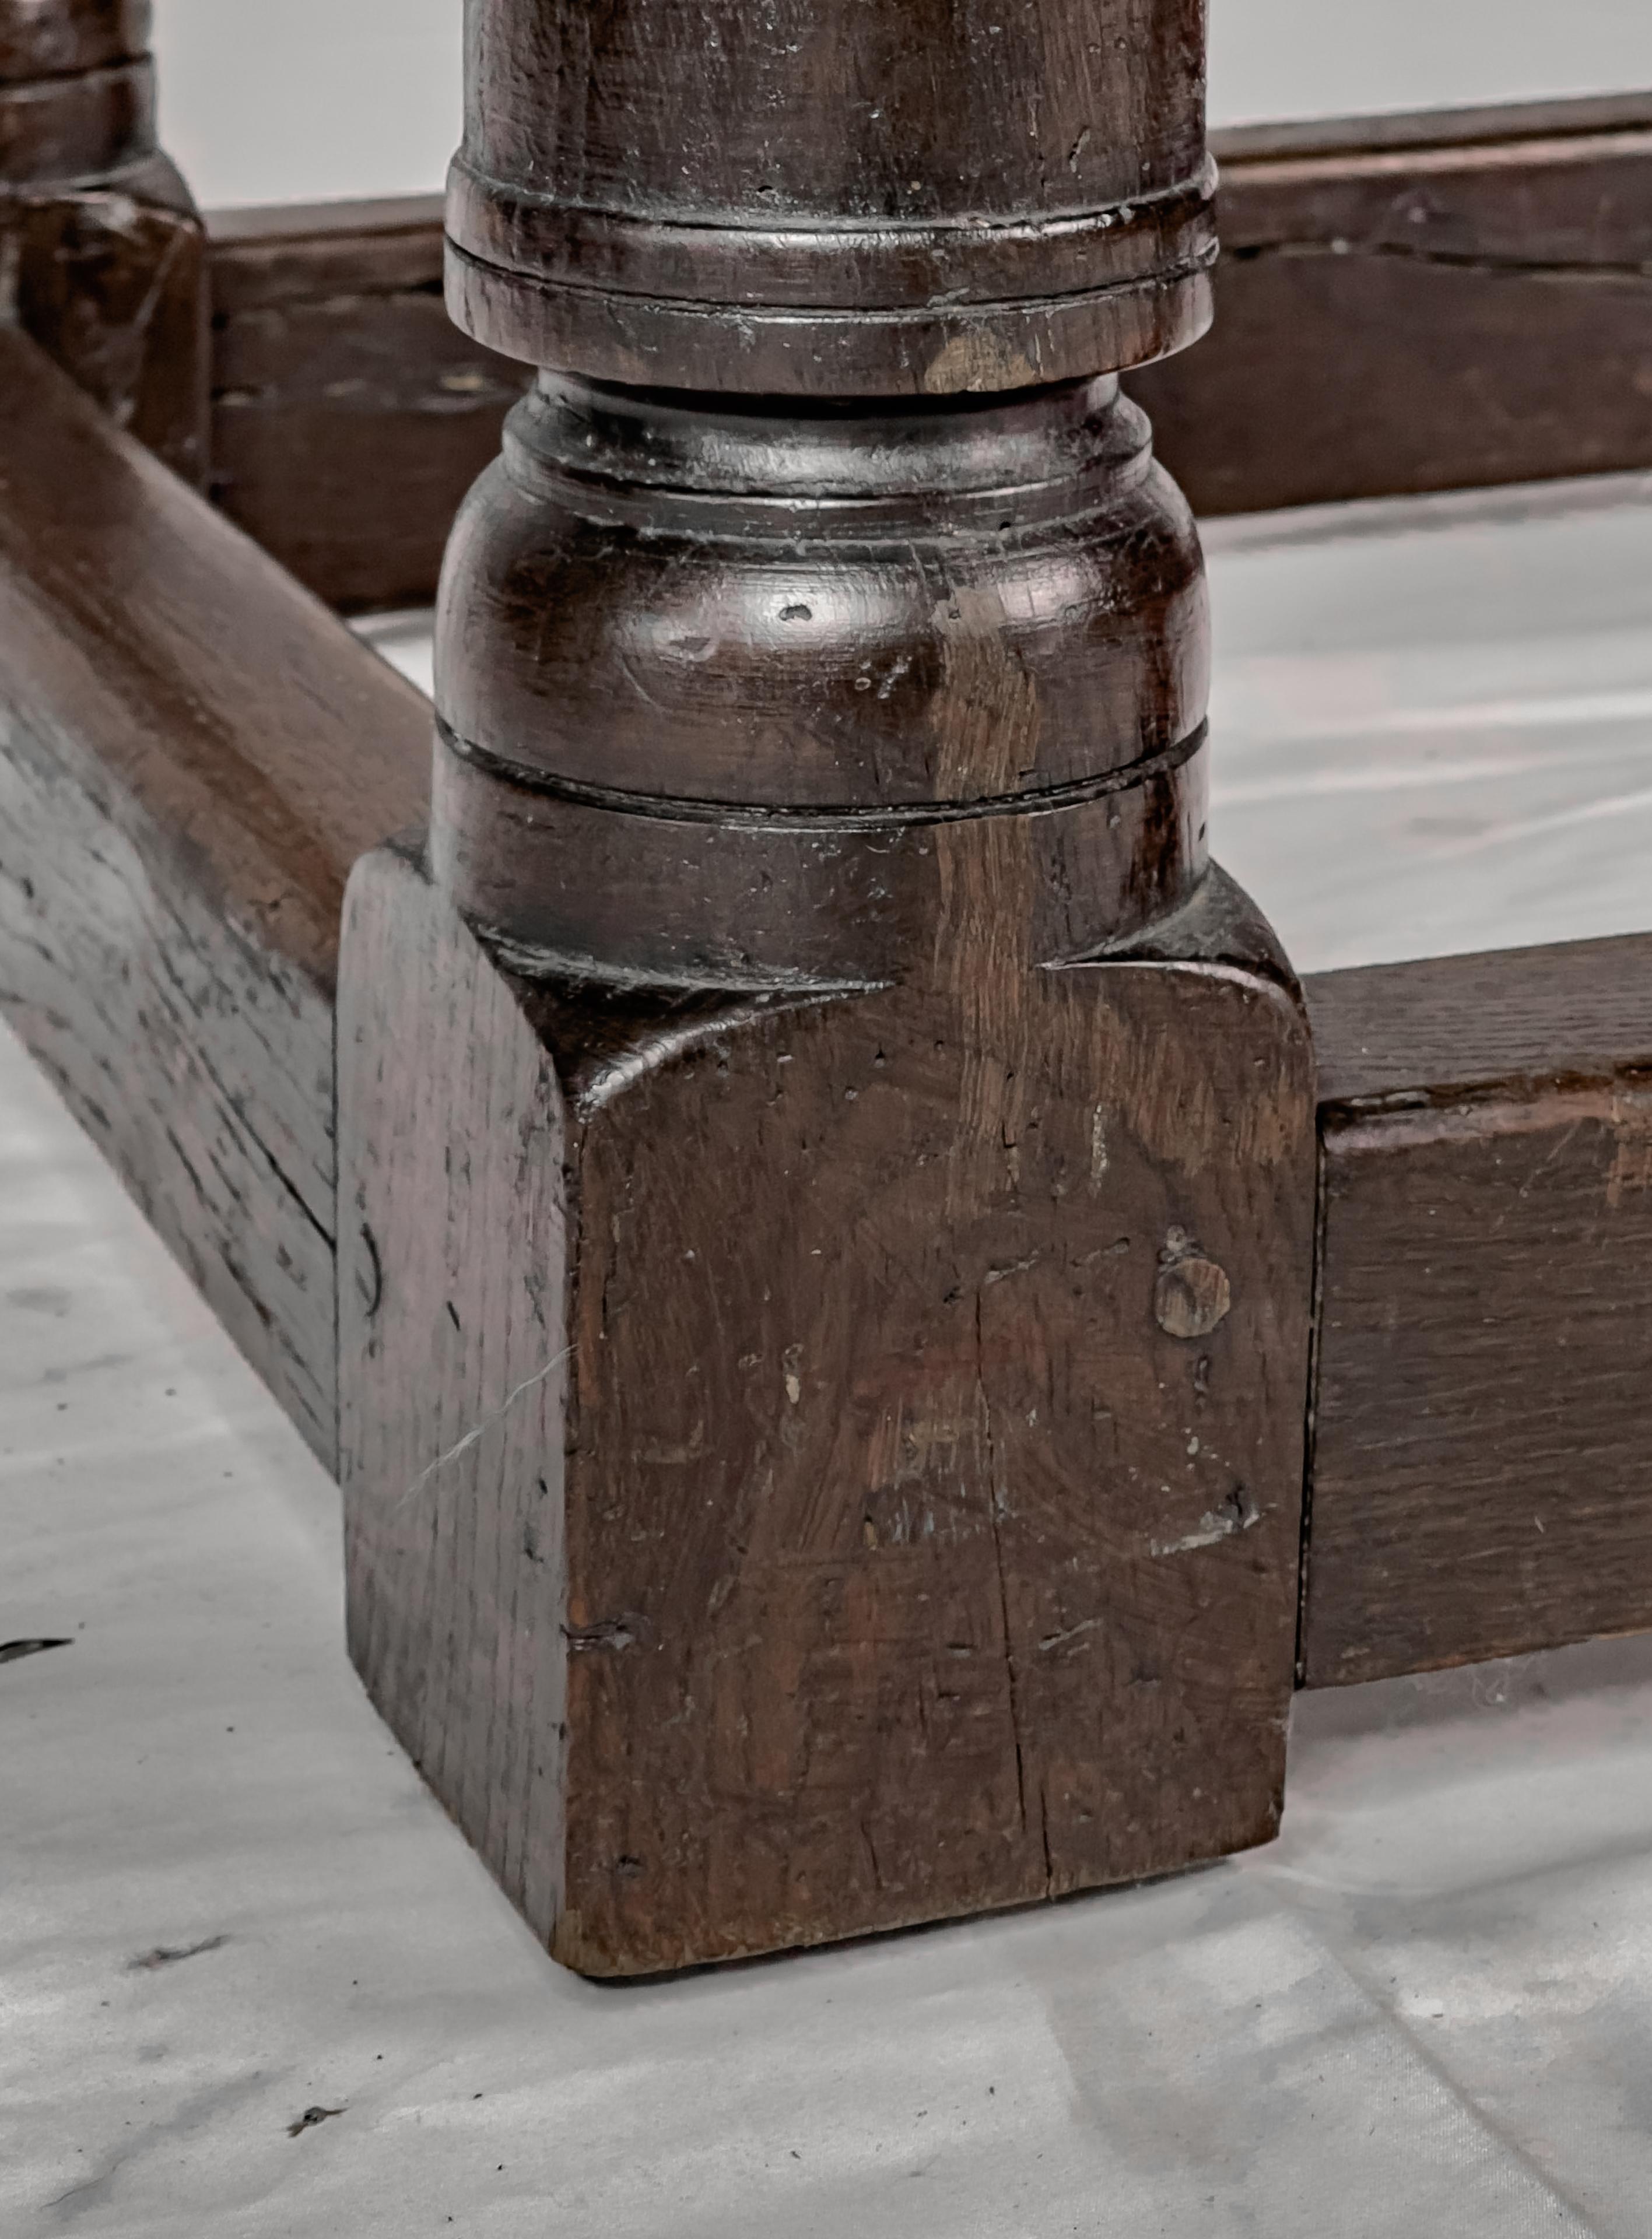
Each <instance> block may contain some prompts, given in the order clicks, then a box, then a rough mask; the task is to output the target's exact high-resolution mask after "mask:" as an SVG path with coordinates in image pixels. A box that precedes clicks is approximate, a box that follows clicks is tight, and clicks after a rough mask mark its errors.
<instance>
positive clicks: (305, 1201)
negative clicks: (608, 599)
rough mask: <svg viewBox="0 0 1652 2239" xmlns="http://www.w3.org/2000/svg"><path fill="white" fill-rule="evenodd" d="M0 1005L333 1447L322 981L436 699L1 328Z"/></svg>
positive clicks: (421, 746) (276, 1384)
mask: <svg viewBox="0 0 1652 2239" xmlns="http://www.w3.org/2000/svg"><path fill="white" fill-rule="evenodd" d="M0 496H3V502H0V648H3V660H0V1000H3V1002H4V1007H5V1014H6V1017H7V1019H8V1020H10V1023H11V1025H12V1026H14V1027H15V1028H16V1029H17V1032H18V1033H20V1034H21V1035H22V1037H23V1040H24V1041H25V1042H26V1043H27V1044H28V1046H29V1047H30V1050H31V1051H32V1052H33V1053H34V1055H35V1057H36V1058H37V1060H38V1061H39V1062H40V1064H41V1065H42V1066H43V1067H44V1069H45V1071H46V1072H47V1073H49V1074H50V1077H51V1078H52V1080H54V1081H55V1082H56V1083H57V1086H58V1087H59V1088H60V1089H61V1090H62V1092H63V1096H64V1098H65V1100H66V1101H67V1102H68V1104H69V1106H70V1109H71V1110H72V1111H73V1112H74V1113H75V1115H76V1117H77V1119H79V1120H80V1121H81V1123H82V1124H83V1126H85V1127H86V1128H87V1130H88V1132H89V1133H90V1134H91V1135H92V1137H93V1139H94V1140H95V1141H97V1143H98V1145H99V1146H100V1147H101V1148H102V1149H103V1151H104V1152H105V1153H106V1154H107V1155H108V1157H109V1159H110V1162H111V1163H112V1164H113V1165H114V1166H116V1167H117V1170H118V1171H119V1172H120V1173H121V1174H122V1176H123V1179H125V1181H126V1183H127V1185H128V1186H129V1187H130V1190H131V1192H132V1193H133V1195H134V1196H135V1197H136V1198H137V1201H138V1203H139V1205H140V1206H142V1207H143V1211H144V1213H145V1214H146V1215H147V1217H148V1218H149V1219H150V1221H151V1222H152V1223H153V1225H154V1226H155V1227H156V1229H157V1232H159V1233H160V1235H161V1236H162V1237H163V1239H164V1240H165V1241H166V1243H167V1244H168V1245H169V1246H170V1247H171V1249H172V1250H173V1251H174V1252H176V1253H177V1257H178V1258H179V1259H180V1260H181V1261H182V1262H183V1266H185V1267H186V1268H187V1269H188V1271H189V1272H190V1275H191V1276H192V1277H193V1278H194V1279H195V1281H196V1282H197V1284H198V1285H199V1286H200V1288H201V1290H202V1292H203V1294H204V1295H205V1297H206V1299H208V1301H209V1303H210V1305H211V1306H212V1307H213V1309H214V1311H215V1312H216V1313H217V1314H218V1316H219V1318H220V1319H222V1321H223V1324H224V1326H225V1327H226V1328H227V1329H228V1330H229V1332H230V1334H231V1336H233V1337H234V1338H235V1339H236V1343H237V1344H238V1345H240V1346H241V1348H242V1350H243V1352H245V1354H246V1355H247V1357H248V1359H250V1361H251V1362H252V1363H253V1365H254V1366H255V1367H256V1368H257V1370H258V1371H259V1372H260V1374H261V1375H262V1376H263V1379H264V1380H265V1381H266V1383H268V1384H269V1385H270V1389H271V1390H272V1391H273V1392H275V1394H276V1397H277V1399H280V1400H281V1401H282V1403H283V1405H284V1406H285V1407H286V1408H287V1409H288V1411H289V1412H290V1414H291V1415H292V1416H293V1418H294V1419H295V1421H296V1423H297V1424H298V1425H299V1427H300V1428H301V1429H302V1430H303V1432H304V1435H305V1436H306V1438H308V1439H309V1440H310V1444H311V1445H313V1446H314V1447H315V1449H316V1452H317V1453H318V1454H320V1455H321V1456H322V1458H323V1459H324V1460H326V1461H328V1462H329V1463H330V1462H331V1460H332V1458H333V1453H334V1444H335V1378H336V1366H335V1360H336V1354H335V1339H334V1307H333V1231H334V1215H333V1183H334V1160H333V992H334V985H335V977H336V957H337V946H338V919H339V910H340V906H341V902H342V899H343V887H344V880H345V877H346V874H348V872H349V869H350V865H351V863H352V861H353V860H355V858H356V856H357V855H358V854H360V853H361V852H362V851H363V848H365V847H370V846H371V845H372V844H373V843H374V842H375V841H376V840H377V839H378V838H379V837H380V836H381V835H382V834H384V833H385V832H387V831H393V830H395V829H396V827H399V826H402V825H404V824H408V823H410V822H414V821H417V820H418V818H419V817H420V816H421V815H422V814H423V805H424V801H425V798H426V784H427V767H428V758H429V737H430V732H429V721H430V718H429V711H428V709H427V708H426V707H425V706H424V703H423V701H422V700H421V699H420V698H419V696H418V694H416V693H415V692H413V691H412V690H411V689H410V688H409V687H407V686H406V685H404V684H403V682H402V681H401V679H400V678H399V677H397V676H396V674H394V673H393V672H392V671H391V670H390V668H387V667H386V666H385V665H384V664H383V662H382V661H379V660H378V659H377V658H376V655H374V654H371V653H370V652H369V651H368V650H367V649H366V648H363V646H361V645H360V644H358V643H357V642H356V640H355V639H353V638H352V637H351V636H350V634H349V632H348V631H347V630H346V629H345V628H343V625H342V624H341V623H340V622H338V621H336V620H335V619H334V617H333V616H332V615H330V614H328V613H327V612H326V610H325V609H324V608H322V607H321V606H319V605H318V604H317V603H316V601H315V600H314V599H312V598H311V597H310V595H309V594H308V593H306V592H304V591H302V590H301V589H300V588H298V586H297V585H296V583H294V582H293V581H291V579H290V577H289V576H288V575H285V574H284V573H283V571H282V569H281V568H278V567H276V564H275V563H274V562H273V561H270V559H268V558H267V557H266V556H265V555H263V553H262V552H260V551H259V550H258V549H257V548H256V546H255V545H253V544H251V543H250V541H248V540H247V539H246V538H245V537H244V536H243V535H241V533H240V532H239V530H237V529H236V528H233V527H231V525H230V523H229V522H226V521H225V520H223V517H222V516H221V515H218V514H216V513H215V512H214V511H213V510H212V508H210V507H209V506H208V505H207V504H206V503H205V502H204V501H203V500H202V499H201V498H199V497H197V496H196V495H195V494H194V493H193V492H192V491H190V489H188V488H185V486H184V485H183V483H182V482H179V481H177V479H176V478H175V477H173V476H172V475H170V474H168V473H167V472H165V471H164V470H163V468H161V467H160V466H159V465H158V464H157V462H155V460H154V459H153V458H152V457H151V456H150V455H149V454H148V453H147V452H146V451H144V450H143V449H142V448H139V447H138V446H137V444H136V443H135V442H132V441H131V440H130V438H129V437H127V436H125V435H122V434H121V433H120V432H119V430H118V429H116V428H114V427H112V426H111V425H110V422H108V420H107V419H106V418H105V417H103V416H101V415H99V413H98V412H97V410H96V409H94V407H93V406H92V405H91V403H90V402H88V401H87V399H86V398H85V397H84V396H83V394H82V393H81V392H80V391H79V390H78V389H77V388H75V387H74V386H72V385H71V384H70V382H69V381H68V380H67V379H66V378H65V377H64V376H63V374H62V373H61V372H60V371H59V370H58V369H57V367H55V366H54V365H53V364H52V362H50V359H48V358H47V357H46V356H45V355H44V354H43V352H42V351H40V350H39V349H37V348H36V347H35V346H34V345H33V344H32V343H31V342H29V341H28V340H27V339H26V338H25V337H24V336H22V335H21V334H19V333H18V332H17V330H16V329H0Z"/></svg>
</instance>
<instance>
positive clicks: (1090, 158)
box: [448, 0, 1216, 395]
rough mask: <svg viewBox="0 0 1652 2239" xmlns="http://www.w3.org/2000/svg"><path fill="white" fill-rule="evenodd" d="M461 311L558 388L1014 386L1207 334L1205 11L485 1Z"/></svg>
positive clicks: (453, 225)
mask: <svg viewBox="0 0 1652 2239" xmlns="http://www.w3.org/2000/svg"><path fill="white" fill-rule="evenodd" d="M466 21H467V43H468V52H467V61H466V83H467V88H468V104H467V114H466V123H465V137H464V144H463V148H462V149H461V151H460V154H459V156H458V159H457V161H456V163H455V165H454V168H453V171H452V175H451V180H450V199H449V216H448V229H449V237H450V243H451V244H452V252H451V256H450V266H449V289H450V306H451V308H452V309H453V313H454V316H455V317H456V319H457V321H458V322H459V324H460V325H461V326H462V327H464V328H465V329H467V331H468V332H470V333H471V334H473V335H475V336H476V337H477V339H478V340H480V341H482V342H487V343H489V344H490V346H491V347H492V348H494V349H498V350H503V351H504V352H505V353H506V354H507V355H512V356H516V357H521V358H525V359H526V360H528V362H530V363H531V364H535V365H554V366H559V367H565V368H569V369H572V370H575V371H577V372H581V373H583V374H586V375H592V376H596V377H598V378H602V379H606V380H610V381H621V382H651V381H657V380H658V379H659V377H660V373H661V370H662V369H667V368H669V371H670V376H671V378H672V379H673V380H675V381H677V382H681V383H683V385H685V386H692V387H696V388H705V389H745V390H748V391H749V392H752V393H758V392H767V393H774V394H790V395H912V394H918V395H923V394H931V395H939V394H949V393H952V392H954V391H960V390H979V391H983V392H985V391H996V390H1005V389H1015V388H1018V387H1022V386H1029V387H1030V386H1033V385H1035V384H1037V383H1039V382H1055V381H1058V380H1062V379H1067V378H1071V377H1077V376H1082V375H1087V374H1089V373H1093V372H1095V371H1096V370H1097V369H1102V368H1119V367H1124V366H1129V365H1135V364H1138V363H1141V362H1143V361H1145V360H1146V359H1148V358H1151V357H1156V356H1160V355H1164V354H1165V353H1167V352H1169V351H1170V350H1174V349H1182V348H1183V347H1184V346H1185V345H1186V344H1187V343H1189V342H1192V341H1193V340H1195V339H1196V336H1198V335H1199V334H1201V333H1202V331H1203V329H1204V328H1205V326H1206V325H1207V324H1208V323H1209V286H1208V281H1207V277H1206V275H1207V271H1208V268H1209V265H1210V263H1211V262H1212V261H1213V260H1214V257H1215V254H1216V243H1215V238H1214V235H1213V231H1212V223H1211V196H1212V191H1213V187H1214V174H1213V172H1212V170H1211V169H1210V166H1209V163H1208V162H1207V160H1206V157H1205V151H1204V60H1203V7H1202V0H899V4H898V5H896V4H893V0H764V5H763V6H762V7H760V8H759V7H755V6H753V5H752V4H751V0H696V4H695V5H694V6H693V7H691V8H690V7H685V6H683V4H682V0H607V4H606V5H604V6H603V8H601V9H593V8H592V7H591V6H590V0H470V4H469V7H468V10H467V18H466Z"/></svg>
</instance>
